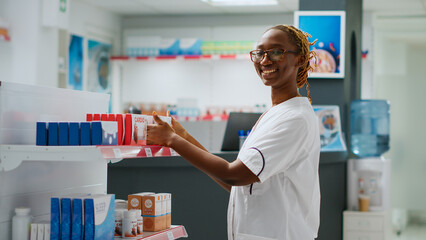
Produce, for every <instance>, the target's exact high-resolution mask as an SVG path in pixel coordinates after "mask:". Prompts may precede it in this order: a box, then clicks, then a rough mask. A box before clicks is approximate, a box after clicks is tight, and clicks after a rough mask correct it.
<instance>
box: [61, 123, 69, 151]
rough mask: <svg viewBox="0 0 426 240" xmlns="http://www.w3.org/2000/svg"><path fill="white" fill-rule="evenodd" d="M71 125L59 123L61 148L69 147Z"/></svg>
mask: <svg viewBox="0 0 426 240" xmlns="http://www.w3.org/2000/svg"><path fill="white" fill-rule="evenodd" d="M68 135H69V124H68V123H67V122H60V123H59V146H68V145H69V139H68Z"/></svg>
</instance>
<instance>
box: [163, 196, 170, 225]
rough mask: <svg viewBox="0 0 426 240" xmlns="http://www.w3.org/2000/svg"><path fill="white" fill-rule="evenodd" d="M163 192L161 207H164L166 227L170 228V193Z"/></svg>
mask: <svg viewBox="0 0 426 240" xmlns="http://www.w3.org/2000/svg"><path fill="white" fill-rule="evenodd" d="M161 194H163V199H164V200H163V202H164V204H163V207H164V208H165V209H166V211H165V215H166V228H170V227H171V225H172V194H171V193H161Z"/></svg>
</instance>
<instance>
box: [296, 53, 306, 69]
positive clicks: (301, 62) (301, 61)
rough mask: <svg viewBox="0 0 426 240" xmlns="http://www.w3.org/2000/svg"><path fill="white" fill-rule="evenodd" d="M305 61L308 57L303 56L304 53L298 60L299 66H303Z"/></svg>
mask: <svg viewBox="0 0 426 240" xmlns="http://www.w3.org/2000/svg"><path fill="white" fill-rule="evenodd" d="M305 62H306V57H305V56H303V55H299V58H298V60H297V67H299V68H301V67H303V65H304V64H305Z"/></svg>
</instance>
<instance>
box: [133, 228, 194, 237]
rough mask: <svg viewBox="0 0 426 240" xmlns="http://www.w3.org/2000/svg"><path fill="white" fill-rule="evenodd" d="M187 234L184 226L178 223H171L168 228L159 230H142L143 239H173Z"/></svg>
mask: <svg viewBox="0 0 426 240" xmlns="http://www.w3.org/2000/svg"><path fill="white" fill-rule="evenodd" d="M187 237H188V234H187V233H186V230H185V227H184V226H182V225H180V226H176V225H172V226H171V227H170V228H169V229H166V230H163V231H159V232H144V233H143V236H142V238H138V239H143V240H173V239H178V238H187Z"/></svg>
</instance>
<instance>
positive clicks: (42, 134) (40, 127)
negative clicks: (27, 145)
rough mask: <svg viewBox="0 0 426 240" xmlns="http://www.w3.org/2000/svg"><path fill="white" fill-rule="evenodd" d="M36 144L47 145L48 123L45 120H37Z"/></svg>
mask: <svg viewBox="0 0 426 240" xmlns="http://www.w3.org/2000/svg"><path fill="white" fill-rule="evenodd" d="M36 145H37V146H46V145H47V124H46V123H45V122H37V127H36Z"/></svg>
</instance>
